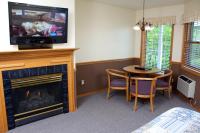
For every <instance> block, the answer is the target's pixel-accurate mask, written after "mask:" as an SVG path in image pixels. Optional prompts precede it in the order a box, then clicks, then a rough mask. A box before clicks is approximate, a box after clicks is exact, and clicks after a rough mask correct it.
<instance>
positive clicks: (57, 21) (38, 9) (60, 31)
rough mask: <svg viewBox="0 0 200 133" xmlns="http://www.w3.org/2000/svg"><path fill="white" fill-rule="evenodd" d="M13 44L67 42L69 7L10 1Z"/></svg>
mask: <svg viewBox="0 0 200 133" xmlns="http://www.w3.org/2000/svg"><path fill="white" fill-rule="evenodd" d="M8 9H9V24H10V43H11V45H29V44H31V45H32V44H56V43H67V28H68V27H67V25H68V9H67V8H58V7H47V6H37V5H30V4H23V3H14V2H8Z"/></svg>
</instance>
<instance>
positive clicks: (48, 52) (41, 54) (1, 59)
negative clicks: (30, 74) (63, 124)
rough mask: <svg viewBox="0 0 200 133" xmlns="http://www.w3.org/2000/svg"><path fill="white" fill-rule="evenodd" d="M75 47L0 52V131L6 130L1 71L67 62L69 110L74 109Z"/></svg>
mask: <svg viewBox="0 0 200 133" xmlns="http://www.w3.org/2000/svg"><path fill="white" fill-rule="evenodd" d="M75 50H77V49H76V48H68V49H67V48H63V49H37V50H36V49H34V50H20V51H13V52H12V51H11V52H0V133H5V132H7V131H8V125H7V115H6V107H5V98H4V89H3V79H2V71H5V70H13V69H24V68H32V67H42V66H50V65H60V64H67V67H68V68H67V70H68V98H69V99H68V100H69V112H74V111H76V95H75V92H76V91H75V87H74V83H75V82H74V54H73V53H74V51H75Z"/></svg>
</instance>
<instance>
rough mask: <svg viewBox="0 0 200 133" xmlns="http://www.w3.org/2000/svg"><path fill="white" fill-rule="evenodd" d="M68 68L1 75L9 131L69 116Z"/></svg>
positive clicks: (14, 71) (51, 67) (62, 66)
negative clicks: (57, 117) (44, 120)
mask: <svg viewBox="0 0 200 133" xmlns="http://www.w3.org/2000/svg"><path fill="white" fill-rule="evenodd" d="M66 69H67V65H65V64H64V65H55V66H46V67H38V68H27V69H18V70H10V71H3V73H2V74H3V82H4V92H5V100H6V111H7V120H8V127H9V129H12V128H15V127H16V126H20V125H24V124H27V123H30V122H33V121H36V120H40V119H43V118H46V117H50V116H53V115H56V114H60V113H66V112H68V100H67V99H68V96H67V75H66V74H67V70H66Z"/></svg>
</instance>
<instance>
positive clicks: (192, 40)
mask: <svg viewBox="0 0 200 133" xmlns="http://www.w3.org/2000/svg"><path fill="white" fill-rule="evenodd" d="M185 30H186V31H185V33H186V36H185V37H186V38H185V43H184V44H185V45H184V48H185V51H184V52H185V56H184V64H185V65H186V66H187V67H190V68H192V69H194V70H197V71H200V21H195V22H192V23H189V24H186V25H185Z"/></svg>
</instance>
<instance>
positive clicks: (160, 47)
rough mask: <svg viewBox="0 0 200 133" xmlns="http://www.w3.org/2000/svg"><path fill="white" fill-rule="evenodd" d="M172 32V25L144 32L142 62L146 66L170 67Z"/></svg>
mask: <svg viewBox="0 0 200 133" xmlns="http://www.w3.org/2000/svg"><path fill="white" fill-rule="evenodd" d="M172 33H173V26H172V25H161V26H156V27H154V29H153V30H151V31H148V32H146V33H145V34H144V38H145V39H144V40H145V41H144V42H145V44H143V46H144V48H143V50H142V56H143V60H142V62H143V64H144V65H145V67H147V68H153V67H157V68H159V69H162V70H166V69H169V68H170V61H171V44H172V35H173V34H172Z"/></svg>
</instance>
